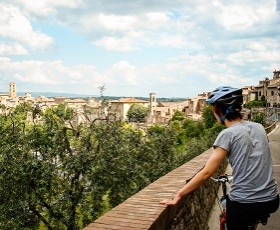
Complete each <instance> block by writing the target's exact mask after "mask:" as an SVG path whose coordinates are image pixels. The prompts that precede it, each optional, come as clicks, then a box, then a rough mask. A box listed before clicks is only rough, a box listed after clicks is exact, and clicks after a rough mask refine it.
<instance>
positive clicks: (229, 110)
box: [160, 86, 279, 230]
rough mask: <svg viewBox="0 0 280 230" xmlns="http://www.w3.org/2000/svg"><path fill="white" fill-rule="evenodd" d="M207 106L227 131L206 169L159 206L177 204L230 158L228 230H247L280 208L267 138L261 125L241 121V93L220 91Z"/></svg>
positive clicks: (216, 145)
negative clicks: (209, 106)
mask: <svg viewBox="0 0 280 230" xmlns="http://www.w3.org/2000/svg"><path fill="white" fill-rule="evenodd" d="M206 103H208V104H210V105H211V107H212V111H213V113H214V116H215V117H216V119H217V121H218V122H220V123H222V124H223V125H225V126H226V128H225V129H224V130H222V131H221V132H220V133H219V135H218V137H217V138H216V140H215V142H214V144H213V149H214V150H213V153H212V154H211V156H210V157H209V159H208V160H207V162H206V165H205V167H204V168H203V169H202V170H201V171H199V172H198V173H197V174H196V175H195V176H194V177H193V178H192V179H191V180H190V181H189V182H188V183H187V184H185V185H184V186H183V187H182V188H181V189H180V190H179V191H178V192H177V194H176V195H175V196H174V198H173V199H171V200H170V199H165V200H163V201H161V202H160V203H161V204H164V205H175V204H177V203H178V202H179V201H180V200H181V199H182V198H184V197H185V196H186V195H187V194H189V193H190V192H192V191H194V190H195V189H197V188H198V187H199V186H200V185H202V184H203V182H204V181H206V180H207V179H209V178H210V177H211V176H212V175H213V174H214V173H215V172H216V170H217V169H218V167H219V165H220V164H221V163H222V162H223V161H224V159H225V158H227V159H228V161H229V163H230V165H231V168H232V176H233V182H232V185H231V190H230V192H229V195H228V197H227V202H226V203H227V204H226V208H227V209H226V210H227V228H228V229H229V230H243V229H244V230H245V229H248V225H249V224H254V225H255V223H257V221H258V220H260V219H266V218H268V217H269V215H270V214H271V213H273V212H275V211H276V210H277V209H278V207H279V193H278V189H277V183H276V181H275V178H274V175H273V165H272V159H271V154H270V149H269V144H268V138H267V134H266V132H265V129H264V127H263V126H262V125H261V124H259V123H255V122H251V121H245V120H242V114H241V109H242V104H243V96H242V89H238V88H233V87H230V86H222V87H218V88H217V89H215V90H214V91H213V92H212V93H210V95H209V97H208V99H207V100H206ZM256 225H257V224H256ZM256 225H255V227H256Z"/></svg>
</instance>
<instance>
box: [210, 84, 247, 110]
mask: <svg viewBox="0 0 280 230" xmlns="http://www.w3.org/2000/svg"><path fill="white" fill-rule="evenodd" d="M206 103H208V104H211V105H212V104H221V105H224V106H231V105H242V103H243V96H242V89H238V88H233V87H230V86H221V87H218V88H217V89H215V90H214V91H213V92H212V93H211V94H210V95H209V97H208V99H206Z"/></svg>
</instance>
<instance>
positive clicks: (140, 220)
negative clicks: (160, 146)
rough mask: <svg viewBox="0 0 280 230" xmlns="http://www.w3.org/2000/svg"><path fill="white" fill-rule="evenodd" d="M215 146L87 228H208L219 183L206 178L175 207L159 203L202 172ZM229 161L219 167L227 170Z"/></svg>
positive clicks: (94, 229)
mask: <svg viewBox="0 0 280 230" xmlns="http://www.w3.org/2000/svg"><path fill="white" fill-rule="evenodd" d="M211 153H212V149H209V150H207V151H205V152H204V153H202V154H201V155H199V156H197V157H195V158H194V159H192V160H191V161H189V162H187V163H186V164H184V165H182V166H181V167H179V168H177V169H175V170H173V171H171V172H170V173H168V174H166V175H165V176H163V177H161V178H159V179H158V180H157V181H155V182H154V183H152V184H150V185H149V186H147V187H146V188H144V189H143V190H141V191H140V192H138V193H136V194H135V195H134V196H132V197H130V198H129V199H127V200H126V201H124V202H123V203H121V204H120V205H118V206H117V207H115V208H113V209H112V210H110V211H109V212H108V213H106V214H104V215H103V216H101V217H100V218H98V219H97V220H96V221H94V222H93V223H92V224H90V225H88V226H87V227H86V228H84V229H85V230H101V229H103V230H105V229H112V230H113V229H114V230H118V229H119V230H129V229H131V230H141V229H143V230H144V229H145V230H147V229H150V230H164V229H172V230H175V229H176V230H181V229H194V230H199V229H203V230H204V229H207V222H208V216H209V212H210V210H211V208H212V205H213V202H214V200H215V190H216V191H217V188H218V184H217V183H215V182H212V181H210V180H209V181H207V182H206V183H205V184H204V185H202V186H201V187H200V188H199V189H197V190H196V191H194V192H193V193H191V194H189V195H188V196H187V197H186V198H185V200H183V201H182V202H181V203H180V204H178V205H176V206H168V207H166V206H164V205H161V204H159V202H160V201H161V200H163V199H166V198H172V197H173V196H174V194H175V193H176V192H177V191H178V190H179V189H180V188H181V187H182V186H184V184H185V183H186V180H188V179H191V178H192V177H193V176H194V175H195V174H196V173H197V172H198V171H200V170H201V169H202V168H203V167H204V165H205V163H206V161H207V159H208V158H209V155H210V154H211ZM225 167H226V162H225V163H224V165H223V166H221V168H220V169H219V171H220V172H224V169H225Z"/></svg>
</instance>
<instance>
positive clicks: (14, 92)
mask: <svg viewBox="0 0 280 230" xmlns="http://www.w3.org/2000/svg"><path fill="white" fill-rule="evenodd" d="M9 96H10V98H16V97H17V89H16V83H15V82H10V95H9Z"/></svg>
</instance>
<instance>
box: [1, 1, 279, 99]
mask: <svg viewBox="0 0 280 230" xmlns="http://www.w3.org/2000/svg"><path fill="white" fill-rule="evenodd" d="M275 69H277V70H280V0H258V1H256V0H235V1H233V0H232V1H230V0H213V1H209V0H103V1H102V0H40V1H37V0H36V1H35V0H0V91H2V92H7V91H8V86H9V82H11V81H13V82H16V84H17V90H18V91H21V92H34V91H37V92H63V93H78V94H87V95H100V92H99V89H98V88H99V87H100V86H105V88H106V90H105V92H104V95H110V96H135V97H137V96H148V95H149V93H150V92H154V93H156V94H157V96H158V97H193V96H195V95H197V94H198V93H202V92H207V91H211V90H213V89H214V88H215V87H218V86H220V85H231V86H235V87H242V86H246V85H257V84H258V81H259V80H261V79H264V78H265V77H268V78H271V77H272V72H273V71H274V70H275Z"/></svg>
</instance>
